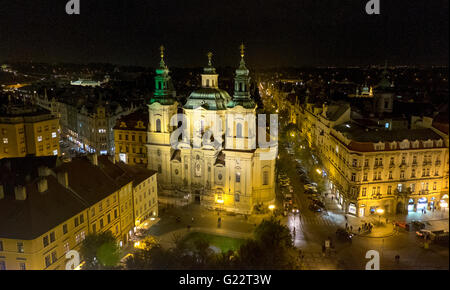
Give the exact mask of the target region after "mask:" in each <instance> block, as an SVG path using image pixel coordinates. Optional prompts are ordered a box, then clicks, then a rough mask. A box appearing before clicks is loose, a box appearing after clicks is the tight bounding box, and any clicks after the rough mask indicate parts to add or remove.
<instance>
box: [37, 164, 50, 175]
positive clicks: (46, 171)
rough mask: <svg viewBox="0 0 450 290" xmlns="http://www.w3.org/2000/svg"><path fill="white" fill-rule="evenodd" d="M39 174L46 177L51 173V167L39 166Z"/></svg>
mask: <svg viewBox="0 0 450 290" xmlns="http://www.w3.org/2000/svg"><path fill="white" fill-rule="evenodd" d="M38 174H39V176H40V177H46V176H49V175H50V169H49V168H48V167H47V166H40V167H39V168H38Z"/></svg>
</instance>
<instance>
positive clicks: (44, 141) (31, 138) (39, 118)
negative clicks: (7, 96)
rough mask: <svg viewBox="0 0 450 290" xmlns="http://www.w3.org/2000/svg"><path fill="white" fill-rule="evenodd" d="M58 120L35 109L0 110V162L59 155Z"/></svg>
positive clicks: (4, 108) (12, 108) (12, 106)
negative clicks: (29, 156) (1, 160)
mask: <svg viewBox="0 0 450 290" xmlns="http://www.w3.org/2000/svg"><path fill="white" fill-rule="evenodd" d="M59 136H60V129H59V119H58V117H56V116H55V115H53V114H51V112H49V111H47V110H44V109H42V108H40V107H37V106H30V105H8V106H4V107H2V108H0V159H1V158H12V157H24V156H26V155H28V154H32V155H36V156H52V155H60V149H59Z"/></svg>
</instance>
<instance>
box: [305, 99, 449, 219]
mask: <svg viewBox="0 0 450 290" xmlns="http://www.w3.org/2000/svg"><path fill="white" fill-rule="evenodd" d="M329 110H330V109H329V107H328V106H326V105H324V106H322V108H320V107H318V106H314V105H312V104H305V105H304V106H303V108H302V114H303V117H302V131H303V133H304V136H305V138H306V139H307V140H308V142H309V143H310V145H311V146H312V147H314V148H315V149H316V152H318V154H319V156H320V157H321V160H322V162H323V166H324V169H325V171H326V173H327V175H328V178H329V180H330V183H331V188H332V191H333V192H334V193H335V194H336V197H337V200H338V203H339V204H340V205H341V206H342V208H343V209H344V210H345V212H347V213H350V214H354V215H357V216H367V215H370V214H374V213H376V210H377V209H378V208H381V209H383V210H384V212H385V213H386V214H397V213H407V212H408V211H417V210H422V209H425V210H431V209H433V208H439V207H440V204H441V203H442V202H444V203H445V202H446V200H447V201H448V168H449V164H448V153H449V151H448V135H446V134H445V133H443V132H441V131H439V130H437V129H435V128H434V127H432V126H430V127H422V128H416V129H398V130H395V129H393V130H391V129H388V128H384V127H380V128H369V127H366V126H364V125H362V124H359V123H357V122H355V121H353V120H351V119H350V108H349V107H346V106H344V105H341V106H339V108H334V109H333V112H332V113H331V114H330V111H329ZM441 201H442V202H441Z"/></svg>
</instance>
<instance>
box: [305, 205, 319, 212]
mask: <svg viewBox="0 0 450 290" xmlns="http://www.w3.org/2000/svg"><path fill="white" fill-rule="evenodd" d="M308 209H309V210H310V211H313V212H321V211H322V208H321V207H320V206H318V205H316V204H314V203H311V204H310V205H309V207H308Z"/></svg>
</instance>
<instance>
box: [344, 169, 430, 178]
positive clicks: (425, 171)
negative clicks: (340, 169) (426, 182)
mask: <svg viewBox="0 0 450 290" xmlns="http://www.w3.org/2000/svg"><path fill="white" fill-rule="evenodd" d="M405 176H406V175H405V170H401V171H400V175H399V177H400V179H404V178H405ZM426 176H430V168H423V169H422V176H421V177H426ZM434 176H439V170H438V169H436V170H435V171H434ZM367 177H368V174H367V173H364V174H363V181H368V178H367ZM416 177H418V176H417V175H416V170H415V169H412V170H411V178H416ZM388 179H393V174H392V171H389V173H388ZM373 180H374V181H375V180H382V178H381V172H374V173H373ZM351 181H356V173H352V175H351Z"/></svg>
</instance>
